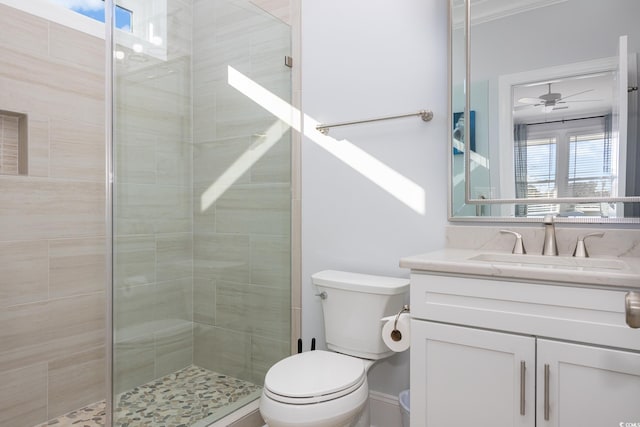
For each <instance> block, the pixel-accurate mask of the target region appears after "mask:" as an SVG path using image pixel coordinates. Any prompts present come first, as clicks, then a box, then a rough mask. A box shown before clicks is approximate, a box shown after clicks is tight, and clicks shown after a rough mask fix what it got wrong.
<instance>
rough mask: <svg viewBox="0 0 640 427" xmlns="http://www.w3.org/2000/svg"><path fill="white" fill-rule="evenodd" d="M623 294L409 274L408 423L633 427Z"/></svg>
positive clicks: (637, 404) (638, 374) (632, 344)
mask: <svg viewBox="0 0 640 427" xmlns="http://www.w3.org/2000/svg"><path fill="white" fill-rule="evenodd" d="M624 295H625V292H624V291H622V290H615V289H612V290H609V289H593V288H582V287H571V286H559V285H555V284H539V283H535V284H534V283H522V282H509V281H499V280H487V279H480V278H465V277H452V276H438V275H431V274H415V273H414V274H412V284H411V312H412V317H413V318H412V321H411V328H412V332H411V345H412V350H411V425H412V426H414V427H448V426H451V427H453V426H461V425H473V426H491V427H507V426H509V427H511V426H518V427H520V426H527V427H534V426H545V427H575V426H581V427H584V426H587V427H591V426H592V427H603V426H619V425H620V423H630V425H633V424H632V423H639V424H638V425H640V330H635V329H631V328H629V327H628V326H627V325H626V324H625V321H624ZM623 425H624V424H623Z"/></svg>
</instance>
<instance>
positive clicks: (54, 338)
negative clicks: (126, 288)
mask: <svg viewBox="0 0 640 427" xmlns="http://www.w3.org/2000/svg"><path fill="white" fill-rule="evenodd" d="M103 70H104V41H103V40H100V39H96V38H94V37H91V36H88V35H86V34H84V33H80V32H77V31H74V30H71V29H68V28H66V27H62V26H60V25H58V24H56V23H53V22H49V21H47V20H44V19H41V18H38V17H34V16H32V15H29V14H26V13H24V12H21V11H18V10H16V9H13V8H11V7H8V6H4V5H0V110H3V111H10V112H14V113H21V114H26V115H27V117H28V136H29V139H28V173H27V175H20V176H16V175H13V176H11V175H0V426H1V427H23V426H24V427H31V426H33V425H35V424H38V423H42V422H44V421H46V420H47V419H49V418H52V417H56V416H59V415H61V414H63V413H65V412H68V411H71V410H73V409H76V408H79V407H82V406H84V405H86V404H89V403H92V402H95V401H98V400H102V399H104V397H105V396H104V390H105V383H104V381H105V379H104V371H105V369H104V363H105V359H104V354H105V353H104V351H105V350H104V337H105V335H104V325H105V294H104V277H105V253H104V248H105V239H104V232H105V225H104V209H105V206H104V71H103Z"/></svg>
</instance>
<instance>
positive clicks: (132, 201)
mask: <svg viewBox="0 0 640 427" xmlns="http://www.w3.org/2000/svg"><path fill="white" fill-rule="evenodd" d="M117 4H118V5H119V6H121V7H123V8H125V9H127V10H129V11H131V16H132V26H131V29H130V30H131V31H128V29H125V30H117V31H115V33H114V34H115V41H116V43H115V47H114V58H115V59H114V131H113V132H114V142H113V164H114V185H113V193H114V194H113V200H114V205H113V253H114V255H113V277H114V279H113V328H114V331H113V335H114V343H113V393H114V396H113V408H112V409H113V411H112V414H113V425H114V426H120V425H149V426H156V425H158V426H159V425H163V426H170V425H171V426H173V425H175V426H178V425H193V426H196V425H198V426H199V425H208V424H209V423H211V422H213V421H215V420H216V419H219V418H220V417H223V416H225V415H227V414H228V413H230V412H232V411H233V410H235V409H237V408H238V407H240V406H242V405H244V404H246V403H248V402H250V401H252V400H254V399H256V398H258V397H259V395H260V392H261V386H262V383H263V379H264V374H265V373H266V371H267V370H268V368H269V367H270V366H271V365H272V364H273V363H275V362H276V361H278V360H280V359H282V358H283V357H286V356H287V355H288V354H289V351H290V350H289V349H290V335H291V332H290V331H291V327H290V319H291V307H290V304H291V303H290V300H291V285H290V282H291V281H290V259H291V250H290V217H291V215H290V211H291V209H290V205H291V191H290V188H291V180H290V177H291V171H290V164H291V154H290V151H291V135H290V130H289V127H288V126H287V125H286V124H285V123H283V122H282V121H281V120H279V119H278V118H277V117H276V114H277V113H276V112H275V110H274V108H275V107H273V108H272V103H273V100H274V99H275V100H279V101H278V102H282V103H284V104H288V103H289V102H290V98H291V77H290V69H289V68H287V67H285V65H284V56H285V55H289V54H290V46H291V41H290V27H289V25H287V24H286V23H284V22H282V21H280V20H279V19H277V18H275V17H273V16H272V15H270V14H269V13H267V12H266V11H264V10H262V9H261V8H259V7H257V6H256V5H254V4H253V3H252V2H249V1H245V0H242V1H240V0H238V1H235V0H193V1H186V0H184V1H183V0H153V1H145V2H136V1H132V0H129V1H125V0H122V1H118V2H117ZM256 93H257V94H258V95H256ZM265 94H266V95H265ZM265 96H266V98H265ZM265 99H266V100H267V101H265ZM269 100H270V101H269ZM270 102H271V103H270ZM136 423H138V424H136Z"/></svg>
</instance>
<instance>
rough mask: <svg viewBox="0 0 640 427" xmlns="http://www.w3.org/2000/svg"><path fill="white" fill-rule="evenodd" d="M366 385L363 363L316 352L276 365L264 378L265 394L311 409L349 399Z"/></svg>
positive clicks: (336, 355)
mask: <svg viewBox="0 0 640 427" xmlns="http://www.w3.org/2000/svg"><path fill="white" fill-rule="evenodd" d="M365 381H366V369H365V363H364V361H363V360H362V359H358V358H355V357H351V356H346V355H344V354H339V353H333V352H329V351H323V350H316V351H309V352H306V353H300V354H295V355H293V356H290V357H287V358H286V359H283V360H281V361H280V362H278V363H276V364H275V365H273V366H272V367H271V369H269V372H267V375H266V377H265V381H264V389H263V392H264V394H265V395H266V396H267V397H269V398H270V399H273V400H275V401H278V402H282V403H287V404H293V405H308V404H311V403H320V402H326V401H329V400H333V399H337V398H339V397H343V396H345V395H348V394H350V393H352V392H354V391H355V390H357V389H358V388H359V387H361V386H362V384H363V383H364V382H365Z"/></svg>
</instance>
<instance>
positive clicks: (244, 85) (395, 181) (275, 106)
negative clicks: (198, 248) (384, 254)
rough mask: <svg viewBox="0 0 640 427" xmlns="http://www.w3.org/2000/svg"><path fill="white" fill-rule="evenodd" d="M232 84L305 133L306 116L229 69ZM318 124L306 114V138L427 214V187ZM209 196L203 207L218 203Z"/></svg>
mask: <svg viewBox="0 0 640 427" xmlns="http://www.w3.org/2000/svg"><path fill="white" fill-rule="evenodd" d="M228 83H229V85H231V86H233V87H234V88H235V89H237V90H238V91H240V92H241V93H243V94H244V95H245V96H247V97H248V98H250V99H252V100H253V101H254V102H256V103H257V104H258V105H260V106H262V108H264V109H265V110H267V111H269V112H270V113H271V114H273V115H274V116H276V117H277V118H279V119H280V120H282V121H283V122H284V123H286V124H287V125H289V126H291V127H292V128H294V129H295V130H297V131H300V130H301V128H302V126H301V125H302V123H301V116H302V115H301V112H300V111H299V110H298V109H296V108H295V107H293V106H292V105H291V104H289V103H288V102H286V101H284V100H283V99H281V98H279V97H278V96H276V95H275V94H273V93H272V92H270V91H268V90H267V89H265V88H264V87H262V86H260V85H259V84H258V83H256V82H255V81H253V80H251V79H250V78H248V77H247V76H245V75H244V74H242V73H240V72H239V71H238V70H236V69H234V68H233V67H231V66H229V67H228ZM318 124H320V123H319V122H318V121H316V120H314V119H313V118H312V117H309V116H308V115H306V114H305V115H304V135H305V136H306V137H307V138H309V139H310V140H311V141H313V142H314V143H316V144H317V145H318V146H320V147H322V148H324V149H325V150H326V151H328V152H329V153H331V154H332V155H334V156H335V157H336V158H338V159H339V160H341V161H342V162H344V163H345V164H347V165H348V166H350V167H351V168H353V169H354V170H355V171H357V172H358V173H360V174H362V175H363V176H364V177H366V178H367V179H369V180H370V181H371V182H373V183H374V184H376V185H377V186H378V187H380V188H382V189H383V190H385V191H386V192H387V193H389V194H390V195H391V196H393V197H395V198H396V199H397V200H399V201H400V202H402V203H404V204H405V205H406V206H408V207H409V208H411V209H412V210H414V211H415V212H417V213H418V214H420V215H424V214H425V210H426V195H425V190H424V188H422V187H421V186H419V185H418V184H416V183H415V182H413V181H411V180H410V179H408V178H406V177H405V176H403V175H402V174H400V173H399V172H397V171H395V170H394V169H392V168H391V167H389V166H387V165H385V164H384V163H383V162H381V161H380V160H378V159H376V158H375V157H373V156H372V155H370V154H369V153H367V152H366V151H364V150H362V149H361V148H359V147H357V146H355V145H354V144H352V143H350V142H349V141H347V140H344V139H343V140H340V141H338V140H336V139H334V138H332V137H331V136H328V135H323V134H322V133H321V132H319V131H318V130H317V129H316V126H317V125H318ZM239 176H240V175H238V177H239ZM236 179H237V178H236ZM227 184H228V183H227ZM214 185H215V184H214ZM228 185H230V184H228ZM220 188H222V187H220ZM227 188H228V187H227ZM208 194H209V195H208V197H207V199H206V200H205V199H204V195H203V198H202V199H201V201H202V206H205V205H206V204H207V203H211V200H215V199H214V198H213V196H214V195H216V194H217V192H214V191H213V190H212V191H211V193H208ZM217 197H219V194H218V195H217Z"/></svg>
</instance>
